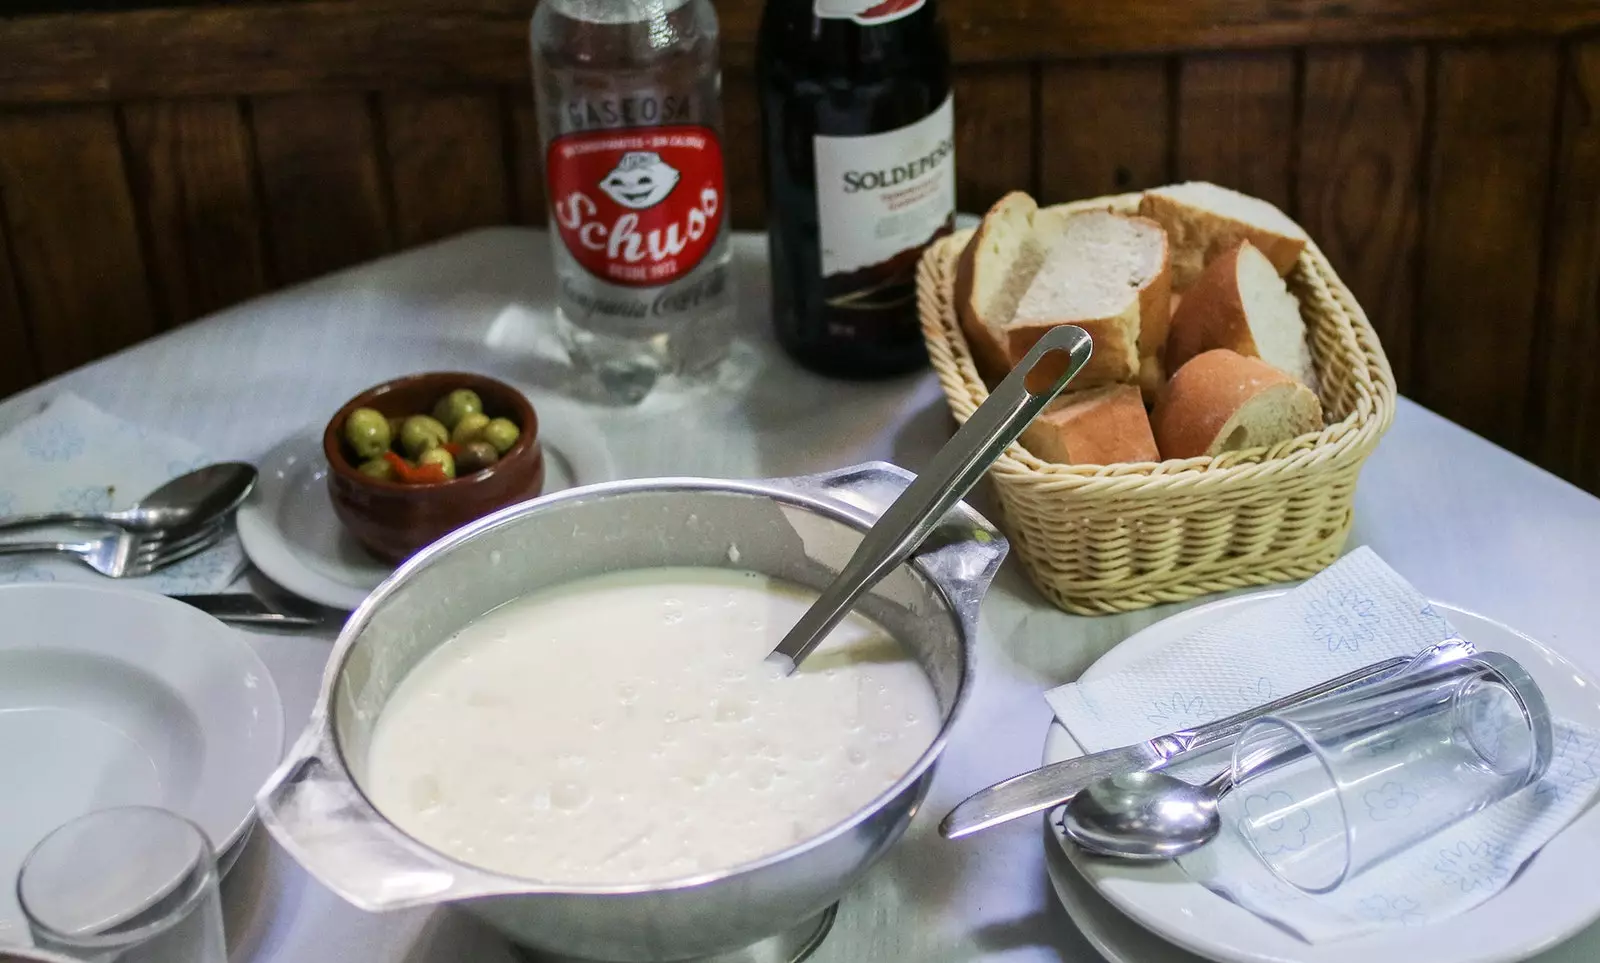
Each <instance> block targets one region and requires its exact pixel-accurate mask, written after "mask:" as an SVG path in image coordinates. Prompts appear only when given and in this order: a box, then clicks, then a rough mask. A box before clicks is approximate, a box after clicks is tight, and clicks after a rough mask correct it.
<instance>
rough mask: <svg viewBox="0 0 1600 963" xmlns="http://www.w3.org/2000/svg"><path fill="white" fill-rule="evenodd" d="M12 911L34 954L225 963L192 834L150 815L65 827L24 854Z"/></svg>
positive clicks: (198, 843) (213, 898)
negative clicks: (22, 921) (17, 912)
mask: <svg viewBox="0 0 1600 963" xmlns="http://www.w3.org/2000/svg"><path fill="white" fill-rule="evenodd" d="M17 901H18V902H19V903H20V904H21V906H22V911H23V915H24V916H26V917H27V920H28V928H29V930H31V931H32V933H33V939H34V942H35V944H37V945H38V947H39V948H40V949H44V950H50V951H53V952H56V953H60V954H63V955H66V956H70V957H74V958H76V959H79V960H86V961H91V963H227V958H228V957H227V946H226V943H225V941H224V938H223V931H222V903H221V900H220V898H219V896H218V891H217V864H216V859H215V857H214V855H213V853H212V851H211V844H210V842H209V841H208V840H207V839H206V835H205V833H204V832H203V831H201V829H200V827H198V826H196V825H195V824H194V823H191V822H190V821H188V820H187V819H184V818H183V817H182V816H179V815H177V814H175V813H171V812H168V811H166V810H164V809H157V808H155V807H151V806H126V807H119V808H115V809H102V810H99V811H97V812H92V813H89V814H88V815H86V816H81V817H79V818H77V819H74V820H72V821H71V822H69V823H67V824H66V825H64V826H62V827H60V828H59V829H56V830H55V831H54V832H52V833H50V835H48V836H46V837H45V838H44V839H43V840H41V841H40V842H39V844H38V845H37V846H35V847H34V848H33V851H32V852H31V853H29V854H28V858H27V859H26V860H24V861H23V864H22V869H21V871H20V873H19V874H18V876H17Z"/></svg>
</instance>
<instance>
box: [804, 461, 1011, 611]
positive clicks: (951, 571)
mask: <svg viewBox="0 0 1600 963" xmlns="http://www.w3.org/2000/svg"><path fill="white" fill-rule="evenodd" d="M916 477H917V476H916V475H915V474H913V473H912V472H910V471H907V470H906V469H904V468H901V467H900V466H899V465H894V464H890V463H889V462H886V461H869V462H864V463H862V464H860V465H851V466H850V467H848V468H839V469H835V470H833V471H825V472H819V473H817V474H815V475H798V476H795V477H792V478H780V479H774V480H773V484H775V485H780V486H783V487H786V488H788V489H790V490H791V491H794V492H796V493H797V494H801V495H806V496H809V497H820V498H824V499H827V500H828V501H832V502H835V503H842V504H843V505H845V506H847V507H848V508H850V509H853V510H854V511H853V514H856V515H857V516H858V517H860V519H861V520H862V521H864V522H866V523H867V524H869V525H870V524H872V523H874V522H876V521H877V520H878V519H879V518H881V517H883V513H884V512H885V511H887V510H888V508H889V506H890V505H891V504H893V503H894V500H895V499H896V498H899V497H900V495H901V493H903V492H904V491H905V490H906V489H907V488H908V487H910V485H911V483H912V482H913V481H914V480H916ZM1008 548H1009V546H1008V545H1007V543H1006V539H1005V536H1004V535H1001V534H1000V530H999V529H997V528H995V527H994V525H992V524H991V523H990V522H989V520H988V519H986V518H984V517H983V516H982V515H980V514H978V513H977V512H976V511H974V510H973V509H972V508H971V507H970V506H968V505H967V504H966V502H957V503H956V506H955V507H954V508H952V509H950V511H948V512H946V513H945V516H944V520H943V521H941V522H940V523H939V526H938V528H936V529H934V531H933V534H931V535H929V536H928V537H927V539H926V540H924V541H923V543H922V545H921V547H920V548H918V549H917V550H916V552H914V553H913V554H912V556H911V557H912V559H913V560H914V561H915V562H916V563H917V565H918V567H920V568H922V569H923V570H924V571H925V572H926V573H927V574H928V576H929V577H930V578H932V579H933V580H934V581H935V582H936V583H938V584H939V586H940V587H941V588H943V589H944V590H945V592H946V593H948V594H949V596H950V600H951V602H952V603H954V604H955V607H956V609H957V611H960V612H976V610H977V606H978V603H979V602H980V601H982V599H983V595H984V593H985V592H987V591H988V590H989V583H991V582H992V581H994V576H995V573H996V572H998V571H999V569H1000V563H1001V562H1003V561H1005V557H1006V552H1007V550H1008Z"/></svg>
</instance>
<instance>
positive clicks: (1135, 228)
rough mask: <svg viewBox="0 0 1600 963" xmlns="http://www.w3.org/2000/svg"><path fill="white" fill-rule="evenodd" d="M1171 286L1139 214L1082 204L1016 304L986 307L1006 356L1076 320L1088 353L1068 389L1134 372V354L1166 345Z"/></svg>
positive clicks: (1160, 248) (1161, 237)
mask: <svg viewBox="0 0 1600 963" xmlns="http://www.w3.org/2000/svg"><path fill="white" fill-rule="evenodd" d="M1171 293H1172V285H1171V277H1170V275H1169V273H1168V267H1167V236H1166V233H1165V232H1164V231H1162V230H1161V225H1159V224H1157V223H1156V222H1154V221H1152V220H1149V219H1148V218H1143V217H1131V216H1128V215H1124V214H1113V213H1110V212H1108V211H1085V212H1083V213H1081V214H1074V215H1072V216H1071V217H1068V218H1067V219H1066V220H1065V221H1064V222H1063V223H1062V225H1061V228H1060V235H1059V237H1057V238H1056V239H1055V243H1054V244H1053V245H1052V246H1051V247H1050V250H1049V253H1048V254H1047V255H1046V256H1045V259H1044V263H1043V264H1042V265H1041V266H1040V267H1039V270H1038V271H1037V273H1036V274H1035V275H1034V277H1033V280H1032V283H1030V284H1029V285H1028V286H1027V290H1026V291H1024V292H1023V294H1022V297H1021V299H1020V300H1019V301H1018V302H1017V306H1016V311H1015V312H1014V313H1013V314H1011V315H1009V316H1005V315H990V316H988V318H987V321H988V324H989V327H990V328H991V329H993V330H994V332H995V334H996V336H997V340H998V341H999V342H1000V346H1001V348H1002V350H1003V351H1004V353H1005V358H1006V363H1007V364H1008V365H1015V364H1016V363H1017V362H1018V361H1021V360H1022V357H1023V355H1025V354H1027V353H1028V349H1030V348H1032V347H1033V345H1034V343H1035V342H1037V341H1038V340H1039V339H1040V338H1041V337H1043V336H1044V333H1045V332H1046V331H1049V330H1050V329H1051V328H1054V327H1056V326H1058V325H1062V324H1076V325H1078V326H1079V327H1081V328H1083V329H1084V330H1085V331H1087V332H1089V337H1090V338H1092V339H1093V341H1094V354H1093V355H1092V356H1091V357H1090V359H1089V363H1088V364H1087V365H1085V366H1084V368H1083V371H1081V372H1080V373H1079V374H1078V377H1077V378H1076V379H1075V380H1074V381H1073V383H1072V387H1073V388H1074V389H1075V390H1082V389H1084V388H1093V387H1097V386H1099V385H1105V384H1114V383H1118V382H1133V381H1136V380H1137V379H1138V377H1139V370H1140V358H1141V357H1142V356H1148V355H1156V356H1159V354H1160V353H1161V352H1164V351H1165V350H1166V335H1167V325H1168V322H1169V320H1170V310H1169V308H1168V299H1169V297H1170V295H1171Z"/></svg>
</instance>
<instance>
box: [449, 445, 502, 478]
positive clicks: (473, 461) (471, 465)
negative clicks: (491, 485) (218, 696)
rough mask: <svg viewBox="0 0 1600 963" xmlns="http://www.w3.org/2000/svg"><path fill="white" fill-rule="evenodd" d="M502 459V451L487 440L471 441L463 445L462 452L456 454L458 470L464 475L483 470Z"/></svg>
mask: <svg viewBox="0 0 1600 963" xmlns="http://www.w3.org/2000/svg"><path fill="white" fill-rule="evenodd" d="M499 460H500V453H499V452H497V451H495V450H494V446H493V445H491V444H489V443H488V442H486V441H469V442H467V443H466V444H465V445H462V446H461V454H459V455H457V456H456V470H457V471H458V472H460V473H461V474H463V475H470V474H472V473H473V472H475V471H483V470H484V469H485V468H488V467H489V466H490V465H492V464H494V463H495V462H497V461H499Z"/></svg>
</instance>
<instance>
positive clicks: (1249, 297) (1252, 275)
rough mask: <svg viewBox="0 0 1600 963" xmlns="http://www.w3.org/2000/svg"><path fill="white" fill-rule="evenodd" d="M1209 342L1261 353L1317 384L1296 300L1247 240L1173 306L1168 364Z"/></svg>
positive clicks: (1207, 347) (1251, 354) (1217, 262)
mask: <svg viewBox="0 0 1600 963" xmlns="http://www.w3.org/2000/svg"><path fill="white" fill-rule="evenodd" d="M1213 348H1227V349H1228V350H1229V351H1236V352H1238V353H1239V354H1242V355H1245V356H1246V357H1251V358H1260V359H1261V360H1262V361H1265V362H1266V363H1267V364H1270V365H1272V366H1273V367H1274V368H1277V369H1278V370H1279V371H1282V372H1283V373H1285V374H1287V375H1289V376H1291V377H1293V378H1294V379H1296V380H1297V381H1299V382H1300V383H1302V384H1304V385H1307V386H1308V387H1309V386H1314V385H1315V384H1316V377H1317V375H1316V369H1315V368H1314V367H1313V365H1312V363H1311V348H1310V346H1309V345H1307V344H1306V324H1305V321H1304V320H1303V319H1302V318H1301V317H1300V302H1299V301H1297V300H1295V296H1294V295H1293V294H1291V293H1289V288H1288V285H1286V284H1284V283H1283V278H1281V277H1279V276H1278V272H1277V269H1276V268H1274V267H1273V266H1272V262H1271V261H1268V260H1267V258H1266V255H1264V254H1262V253H1261V252H1260V251H1258V250H1256V247H1255V245H1253V244H1251V243H1250V242H1249V241H1240V242H1239V244H1238V246H1237V247H1235V248H1233V250H1231V251H1228V252H1227V253H1225V254H1223V255H1221V256H1220V257H1218V258H1217V259H1216V260H1215V261H1212V262H1211V264H1210V265H1208V266H1207V267H1206V269H1205V272H1204V273H1203V274H1201V275H1200V279H1199V280H1198V281H1196V282H1195V283H1194V286H1193V287H1191V288H1190V289H1189V290H1188V291H1187V292H1185V294H1184V297H1183V300H1182V303H1181V306H1180V307H1179V308H1178V310H1177V311H1175V312H1173V315H1172V328H1171V330H1170V331H1169V332H1168V334H1167V364H1169V365H1171V366H1172V368H1173V369H1174V370H1176V369H1178V368H1181V367H1183V365H1184V364H1185V363H1186V362H1187V361H1188V360H1189V359H1190V358H1193V357H1194V356H1195V355H1197V354H1200V353H1201V352H1204V351H1210V350H1212V349H1213Z"/></svg>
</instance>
